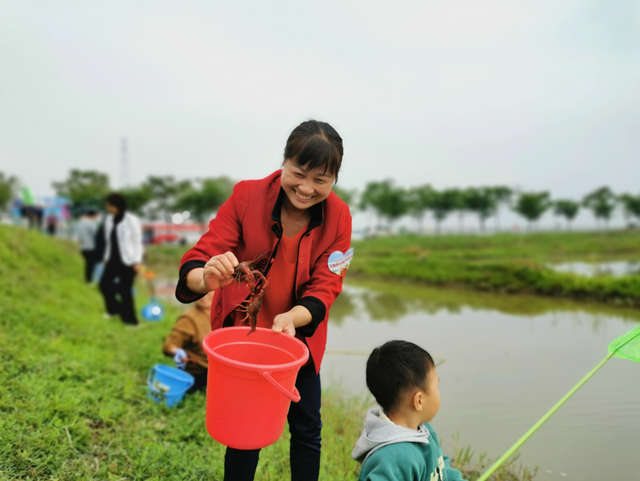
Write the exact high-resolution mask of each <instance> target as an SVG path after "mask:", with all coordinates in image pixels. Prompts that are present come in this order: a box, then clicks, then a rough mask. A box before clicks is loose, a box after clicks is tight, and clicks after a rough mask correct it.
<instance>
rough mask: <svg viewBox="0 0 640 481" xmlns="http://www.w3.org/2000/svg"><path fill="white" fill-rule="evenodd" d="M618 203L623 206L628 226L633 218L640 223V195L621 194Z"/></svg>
mask: <svg viewBox="0 0 640 481" xmlns="http://www.w3.org/2000/svg"><path fill="white" fill-rule="evenodd" d="M618 201H619V202H620V203H621V204H622V209H623V213H624V216H625V218H626V220H627V224H629V223H630V220H631V218H633V217H636V218H637V219H638V220H639V221H640V195H632V194H621V195H619V196H618Z"/></svg>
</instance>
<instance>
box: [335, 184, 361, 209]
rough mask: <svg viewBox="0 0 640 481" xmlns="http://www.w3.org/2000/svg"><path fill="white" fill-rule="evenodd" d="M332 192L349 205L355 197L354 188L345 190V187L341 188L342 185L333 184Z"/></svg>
mask: <svg viewBox="0 0 640 481" xmlns="http://www.w3.org/2000/svg"><path fill="white" fill-rule="evenodd" d="M332 190H333V192H334V194H336V195H337V196H338V197H340V199H342V201H343V202H344V203H345V204H347V205H349V206H351V205H352V204H353V202H354V200H355V197H356V191H355V190H347V189H343V188H342V187H338V186H337V185H334V186H333V189H332Z"/></svg>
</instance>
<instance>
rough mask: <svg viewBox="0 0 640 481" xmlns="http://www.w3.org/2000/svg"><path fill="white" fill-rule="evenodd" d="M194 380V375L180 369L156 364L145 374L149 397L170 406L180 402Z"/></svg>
mask: <svg viewBox="0 0 640 481" xmlns="http://www.w3.org/2000/svg"><path fill="white" fill-rule="evenodd" d="M194 382H195V379H194V377H193V376H192V375H191V374H189V373H188V372H185V371H183V370H182V369H177V368H175V367H170V366H165V365H164V364H156V365H155V366H153V367H152V368H151V370H150V371H149V375H148V376H147V385H148V386H149V397H150V398H151V399H153V400H154V401H155V402H162V401H164V402H165V404H166V405H167V407H172V406H175V405H176V404H177V403H179V402H180V400H181V399H182V397H183V396H184V393H186V392H187V391H188V390H189V388H190V387H191V386H193V383H194Z"/></svg>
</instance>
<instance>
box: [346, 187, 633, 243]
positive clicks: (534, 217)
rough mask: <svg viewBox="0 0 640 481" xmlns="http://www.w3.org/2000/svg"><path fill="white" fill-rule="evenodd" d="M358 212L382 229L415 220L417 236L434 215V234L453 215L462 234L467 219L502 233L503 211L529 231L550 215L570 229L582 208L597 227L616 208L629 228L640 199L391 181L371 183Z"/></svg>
mask: <svg viewBox="0 0 640 481" xmlns="http://www.w3.org/2000/svg"><path fill="white" fill-rule="evenodd" d="M341 195H342V196H343V198H347V199H349V201H350V202H353V199H355V197H356V195H357V193H356V192H346V193H342V194H341ZM356 204H357V206H358V208H360V209H363V210H371V211H373V212H375V214H376V215H377V217H378V223H379V224H380V223H381V221H385V222H386V223H387V225H388V226H389V227H391V226H392V225H393V223H394V222H395V221H397V220H398V219H400V218H402V217H404V216H407V215H409V216H412V217H414V218H415V219H416V221H417V224H418V230H419V231H420V232H422V230H423V221H424V218H425V216H426V215H427V213H431V214H432V216H433V219H434V220H435V223H436V230H437V231H439V230H440V224H441V223H442V222H443V221H444V220H445V219H446V218H447V217H449V216H450V215H452V214H454V213H457V215H458V221H459V224H460V229H461V230H462V224H463V221H464V217H465V215H466V214H475V215H476V216H477V217H478V220H479V224H480V230H482V231H484V230H485V227H486V221H487V219H489V218H491V217H493V218H495V221H496V225H497V226H498V227H499V212H500V210H501V208H503V207H504V208H509V209H511V210H513V211H514V212H516V213H517V214H519V215H521V216H522V217H524V218H525V219H526V220H527V221H528V222H529V226H530V228H531V227H532V226H534V225H535V224H536V223H537V222H538V221H539V219H540V218H541V217H542V215H543V214H545V213H546V212H547V211H549V210H552V211H553V213H554V214H555V215H557V216H559V217H563V218H564V219H565V220H566V223H567V228H570V226H571V222H572V221H573V220H574V219H575V217H576V216H577V215H578V212H579V211H580V209H581V208H583V207H584V208H587V209H590V210H591V211H592V212H593V215H594V216H595V218H596V221H597V222H599V223H601V224H603V225H606V224H607V223H608V222H609V220H610V219H611V216H612V214H613V212H614V210H615V209H616V207H617V206H618V205H620V206H621V207H622V209H623V214H624V216H625V217H626V219H627V222H628V223H630V222H631V220H632V219H633V218H636V219H637V220H639V221H640V195H632V194H621V195H616V194H614V193H613V192H612V191H611V189H609V188H608V187H600V188H599V189H596V190H594V191H593V192H590V193H589V194H587V195H586V196H584V198H583V199H581V200H580V201H575V200H571V199H552V198H551V195H550V193H549V192H546V191H544V192H518V191H515V190H514V189H511V188H509V187H506V186H494V187H469V188H466V189H455V188H451V189H444V190H437V189H434V188H433V187H431V186H430V185H428V184H425V185H422V186H419V187H413V188H410V189H405V188H403V187H399V186H396V185H395V184H394V182H393V181H392V180H384V181H381V182H370V183H368V184H367V185H366V187H365V189H364V191H363V192H362V193H361V194H360V195H359V196H358V201H357V202H356Z"/></svg>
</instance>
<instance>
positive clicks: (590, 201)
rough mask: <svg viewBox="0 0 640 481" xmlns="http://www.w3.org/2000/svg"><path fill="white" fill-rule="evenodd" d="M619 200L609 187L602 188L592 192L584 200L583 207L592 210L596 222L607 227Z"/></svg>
mask: <svg viewBox="0 0 640 481" xmlns="http://www.w3.org/2000/svg"><path fill="white" fill-rule="evenodd" d="M616 202H617V198H616V196H615V194H614V193H613V192H612V191H611V189H609V187H600V188H599V189H596V190H594V191H593V192H590V193H589V194H587V195H585V196H584V199H582V205H584V206H585V207H587V208H588V209H591V211H592V212H593V215H594V217H595V218H596V222H597V221H599V220H601V221H603V223H604V225H605V227H606V226H607V225H608V224H609V219H610V218H611V214H612V213H613V210H614V209H615V208H616Z"/></svg>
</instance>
